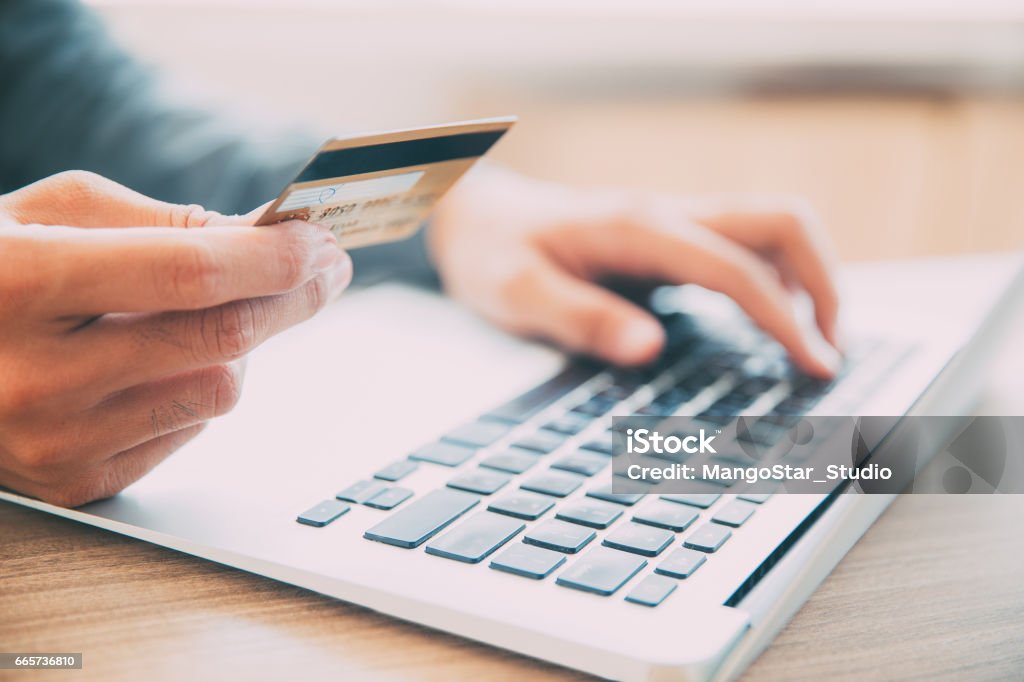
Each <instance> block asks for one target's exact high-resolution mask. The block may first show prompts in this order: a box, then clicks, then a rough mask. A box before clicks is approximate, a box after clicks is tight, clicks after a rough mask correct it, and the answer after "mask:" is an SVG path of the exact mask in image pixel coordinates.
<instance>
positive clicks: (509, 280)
mask: <svg viewBox="0 0 1024 682" xmlns="http://www.w3.org/2000/svg"><path fill="white" fill-rule="evenodd" d="M539 287H540V277H539V275H538V273H537V271H536V270H535V269H534V268H531V267H520V268H517V269H515V270H513V271H511V272H510V273H508V275H507V276H505V277H504V278H503V279H502V281H501V283H500V284H499V285H498V291H497V294H498V300H499V302H500V304H501V306H502V307H503V308H505V309H509V310H518V309H519V308H521V307H523V306H524V305H527V304H529V303H530V301H531V300H533V296H534V293H535V292H536V291H538V289H539Z"/></svg>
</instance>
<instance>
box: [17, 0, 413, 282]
mask: <svg viewBox="0 0 1024 682" xmlns="http://www.w3.org/2000/svg"><path fill="white" fill-rule="evenodd" d="M234 123H235V122H234V121H233V120H232V119H231V118H230V117H229V116H226V115H218V114H217V113H216V112H211V111H206V110H202V109H199V108H190V107H188V106H185V105H182V104H179V103H177V102H175V101H173V100H172V99H171V97H170V94H169V93H168V92H167V90H166V89H165V88H164V87H163V85H162V83H161V82H160V79H159V78H158V77H157V75H156V74H154V73H153V72H152V71H151V70H150V69H148V68H147V67H145V66H143V65H142V64H141V63H139V62H138V61H136V60H135V59H133V58H132V57H131V56H130V55H128V54H126V53H125V52H124V51H123V50H122V49H121V48H120V47H119V46H117V45H116V44H115V43H114V42H113V41H112V40H111V38H110V36H109V35H108V33H107V31H106V30H105V28H104V26H103V25H102V23H101V21H100V20H99V19H98V17H96V16H95V15H94V14H93V13H92V12H90V11H89V10H88V9H86V8H85V7H83V6H81V5H80V4H79V3H78V2H76V1H75V0H0V193H3V192H8V191H11V190H14V189H17V188H18V187H22V186H24V185H26V184H28V183H30V182H34V181H35V180H38V179H40V178H43V177H46V176H48V175H51V174H53V173H56V172H59V171H62V170H68V169H83V170H91V171H94V172H96V173H99V174H101V175H104V176H106V177H109V178H111V179H113V180H116V181H117V182H120V183H122V184H124V185H127V186H129V187H131V188H133V189H135V190H137V191H139V192H142V193H143V194H147V195H149V196H152V197H156V198H158V199H163V200H164V201H171V202H176V203H196V204H202V205H203V206H206V207H207V208H211V209H214V210H217V211H221V212H224V213H242V212H246V211H249V210H251V209H253V208H255V207H256V206H258V205H259V204H261V203H263V202H265V201H269V200H270V199H272V198H273V197H274V196H275V195H276V194H277V193H278V192H279V191H280V190H281V189H282V188H283V187H284V185H285V184H286V183H287V182H288V181H289V180H290V179H291V178H292V177H293V176H294V174H295V173H296V172H297V171H298V170H299V168H301V166H302V164H303V163H304V162H305V161H306V160H307V159H308V157H309V155H310V154H311V153H312V152H313V151H314V150H315V149H316V147H317V144H318V143H319V142H320V140H318V139H315V138H313V137H312V136H311V135H310V134H309V133H308V132H305V131H302V130H286V129H278V130H275V131H263V130H261V131H260V134H258V135H255V134H250V135H248V136H247V135H246V134H245V132H244V131H239V130H237V126H234ZM352 255H353V260H354V261H355V266H356V278H357V282H360V283H363V284H365V283H368V282H370V281H374V280H378V279H382V278H385V277H389V276H393V277H403V278H408V279H413V280H418V281H423V282H429V281H433V269H432V268H431V266H430V263H429V260H428V258H427V255H426V250H425V248H424V242H423V236H422V231H421V232H420V235H419V236H418V237H416V238H413V239H410V240H406V241H403V242H397V243H394V244H388V245H383V246H379V247H370V248H367V249H360V250H358V251H356V252H354V253H353V254H352Z"/></svg>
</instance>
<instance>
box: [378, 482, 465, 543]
mask: <svg viewBox="0 0 1024 682" xmlns="http://www.w3.org/2000/svg"><path fill="white" fill-rule="evenodd" d="M479 501H480V498H479V497H477V496H476V495H471V494H469V493H464V492H460V491H458V490H449V489H448V488H441V489H440V490H434V491H432V492H429V493H427V494H426V495H424V496H423V497H421V498H420V499H418V500H416V501H415V502H413V503H412V504H409V505H408V506H406V507H402V508H401V509H399V510H398V511H397V512H394V513H392V514H391V515H390V516H388V517H387V518H386V519H384V520H383V521H381V522H380V523H378V524H377V525H375V526H374V527H373V528H370V529H369V530H368V531H366V532H365V533H363V537H364V538H366V539H367V540H375V541H376V542H385V543H387V544H389V545H396V546H398V547H405V548H408V549H412V548H413V547H419V546H420V545H422V544H423V543H424V542H426V541H427V540H429V539H430V538H432V537H434V535H436V534H437V533H439V532H440V531H441V530H443V529H444V528H445V527H446V526H447V525H448V524H450V523H451V522H452V521H454V520H455V519H457V518H459V517H460V516H462V515H463V514H465V513H466V512H467V511H469V510H470V509H472V508H473V507H475V506H476V504H477V503H478V502H479Z"/></svg>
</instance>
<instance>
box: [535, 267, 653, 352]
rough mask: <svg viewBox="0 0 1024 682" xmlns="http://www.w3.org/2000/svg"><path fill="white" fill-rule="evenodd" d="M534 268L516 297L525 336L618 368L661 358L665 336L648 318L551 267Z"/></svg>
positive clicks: (635, 309) (608, 294) (598, 287)
mask: <svg viewBox="0 0 1024 682" xmlns="http://www.w3.org/2000/svg"><path fill="white" fill-rule="evenodd" d="M536 268H537V269H536V270H535V276H533V277H531V278H529V280H528V281H527V282H526V283H525V285H524V289H525V291H521V292H520V295H521V296H522V300H523V301H524V303H525V307H524V311H525V316H527V317H528V319H527V320H526V324H525V325H524V326H526V327H527V330H528V331H530V332H532V333H535V334H538V335H540V336H543V337H545V338H547V339H550V340H552V341H554V342H556V343H558V344H560V345H562V346H564V347H566V348H567V349H569V350H572V351H576V352H581V353H586V354H587V355H593V356H596V357H599V358H602V359H604V360H607V361H609V362H612V363H615V364H618V365H639V364H644V363H647V362H650V361H652V360H654V359H655V358H656V357H657V355H658V353H659V352H661V349H662V347H663V346H664V344H665V332H664V330H663V329H662V328H661V325H660V324H658V322H657V320H655V319H654V317H653V316H652V315H650V314H649V313H647V312H646V311H644V310H643V309H641V308H639V307H637V306H636V305H634V304H632V303H630V302H629V301H627V300H626V299H624V298H621V297H619V296H617V295H615V294H613V293H612V292H611V291H609V290H607V289H604V288H602V287H600V286H598V285H596V284H593V283H591V282H588V281H585V280H582V279H579V278H577V277H574V276H573V275H571V274H570V273H568V272H565V271H564V270H561V269H559V268H557V267H555V266H554V265H552V264H550V263H544V264H541V265H538V266H536Z"/></svg>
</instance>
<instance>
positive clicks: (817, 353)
mask: <svg viewBox="0 0 1024 682" xmlns="http://www.w3.org/2000/svg"><path fill="white" fill-rule="evenodd" d="M811 352H812V353H813V354H814V359H815V360H817V361H818V362H819V363H821V364H822V366H824V367H825V369H827V370H828V371H829V372H830V373H832V374H833V375H835V374H837V373H838V372H839V370H840V369H841V368H842V366H843V356H842V355H840V354H839V351H838V350H836V349H835V347H833V346H832V345H831V344H829V343H828V342H827V341H825V339H822V338H820V337H814V340H813V341H811Z"/></svg>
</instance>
